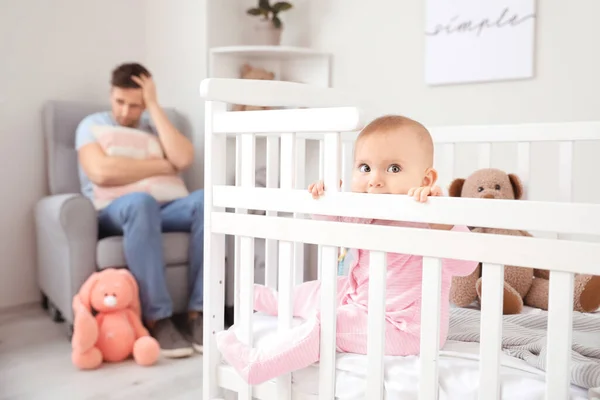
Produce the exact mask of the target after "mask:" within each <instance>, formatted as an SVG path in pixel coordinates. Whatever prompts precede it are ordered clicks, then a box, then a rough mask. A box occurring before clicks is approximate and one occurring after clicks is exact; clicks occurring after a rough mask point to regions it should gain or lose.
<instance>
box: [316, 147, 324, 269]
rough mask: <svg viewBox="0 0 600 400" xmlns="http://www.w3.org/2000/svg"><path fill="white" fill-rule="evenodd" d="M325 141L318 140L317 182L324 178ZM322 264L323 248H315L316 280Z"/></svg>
mask: <svg viewBox="0 0 600 400" xmlns="http://www.w3.org/2000/svg"><path fill="white" fill-rule="evenodd" d="M324 177H325V141H324V140H322V139H321V140H319V180H320V181H322V180H324V179H325V178H324ZM322 264H323V246H321V245H319V246H317V279H318V280H321V265H322Z"/></svg>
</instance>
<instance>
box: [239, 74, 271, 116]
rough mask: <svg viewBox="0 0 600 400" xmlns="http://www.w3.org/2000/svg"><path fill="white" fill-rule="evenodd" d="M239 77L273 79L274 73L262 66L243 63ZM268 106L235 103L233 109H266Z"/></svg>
mask: <svg viewBox="0 0 600 400" xmlns="http://www.w3.org/2000/svg"><path fill="white" fill-rule="evenodd" d="M240 72H241V78H242V79H257V80H265V81H267V80H273V79H274V78H275V74H274V73H273V72H270V71H267V70H266V69H264V68H256V67H253V66H251V65H250V64H244V65H242V68H241V71H240ZM268 109H269V107H262V106H247V105H242V104H235V105H234V106H233V111H253V110H268Z"/></svg>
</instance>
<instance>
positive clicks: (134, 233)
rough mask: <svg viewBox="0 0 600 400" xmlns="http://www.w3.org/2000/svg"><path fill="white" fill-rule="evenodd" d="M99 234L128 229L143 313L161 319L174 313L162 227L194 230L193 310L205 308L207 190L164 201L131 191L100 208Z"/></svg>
mask: <svg viewBox="0 0 600 400" xmlns="http://www.w3.org/2000/svg"><path fill="white" fill-rule="evenodd" d="M98 220H99V221H98V222H99V228H100V229H99V234H100V237H106V236H117V235H123V246H124V251H125V259H126V261H127V264H128V265H127V267H128V269H129V271H131V273H132V274H133V276H134V277H135V278H136V280H137V283H138V286H139V290H140V302H141V305H142V315H143V318H144V320H146V321H156V320H159V319H163V318H167V317H170V316H171V315H172V314H173V303H172V300H171V297H170V296H169V292H168V289H167V283H166V280H165V267H166V266H165V260H164V256H163V242H162V232H190V234H191V235H190V255H189V265H190V268H189V279H188V282H189V286H190V287H189V293H190V298H189V305H188V309H189V311H202V308H203V295H204V290H203V278H204V276H203V275H204V273H203V257H204V237H203V236H204V190H197V191H195V192H192V193H190V194H189V195H188V196H187V197H184V198H181V199H177V200H175V201H172V202H170V203H166V204H159V203H158V202H157V201H156V200H155V199H154V198H153V197H152V196H150V195H149V194H146V193H131V194H128V195H125V196H123V197H120V198H118V199H116V200H114V201H113V202H112V203H110V204H109V205H108V207H106V208H104V209H103V210H101V211H100V212H99V215H98Z"/></svg>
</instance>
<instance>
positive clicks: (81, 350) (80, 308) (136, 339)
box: [71, 268, 160, 369]
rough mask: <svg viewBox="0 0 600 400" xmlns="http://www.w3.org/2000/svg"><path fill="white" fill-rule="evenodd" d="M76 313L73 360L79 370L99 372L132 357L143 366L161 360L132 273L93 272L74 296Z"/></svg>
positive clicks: (72, 341)
mask: <svg viewBox="0 0 600 400" xmlns="http://www.w3.org/2000/svg"><path fill="white" fill-rule="evenodd" d="M92 310H94V311H95V312H96V313H97V314H96V316H94V315H93V314H92ZM73 312H74V317H75V319H74V323H73V338H72V340H71V347H72V352H71V359H72V362H73V364H74V365H75V366H77V367H78V368H80V369H95V368H97V367H99V366H100V365H101V364H102V362H103V361H107V362H119V361H123V360H125V359H127V358H129V357H130V356H132V355H133V359H134V360H135V361H136V362H137V363H138V364H139V365H143V366H149V365H152V364H154V363H155V362H156V361H157V360H158V357H159V354H160V346H159V344H158V342H157V341H156V339H154V338H153V337H151V336H150V335H149V333H148V331H147V330H146V328H144V326H143V324H142V321H141V311H140V303H139V297H138V286H137V283H136V281H135V279H134V277H133V275H132V274H131V273H130V272H129V271H128V270H126V269H115V268H107V269H104V270H102V271H100V272H95V273H93V274H92V275H91V276H90V277H89V278H88V279H87V280H86V281H85V282H84V284H83V285H82V286H81V289H80V290H79V293H77V294H76V295H75V296H74V298H73Z"/></svg>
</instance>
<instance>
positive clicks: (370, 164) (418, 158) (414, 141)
mask: <svg viewBox="0 0 600 400" xmlns="http://www.w3.org/2000/svg"><path fill="white" fill-rule="evenodd" d="M425 151H426V150H425V148H424V146H422V145H421V144H420V143H419V138H418V135H413V134H397V133H396V134H394V133H393V132H391V133H380V132H373V133H372V134H370V135H368V136H366V137H363V138H360V140H359V141H358V142H357V143H356V148H355V156H354V168H353V172H352V191H353V192H358V193H375V194H407V193H408V191H409V189H411V188H413V187H419V186H427V185H433V184H434V183H435V176H434V175H432V173H431V172H429V171H430V169H429V166H428V165H427V162H426V160H427V154H425ZM432 180H433V182H432Z"/></svg>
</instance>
